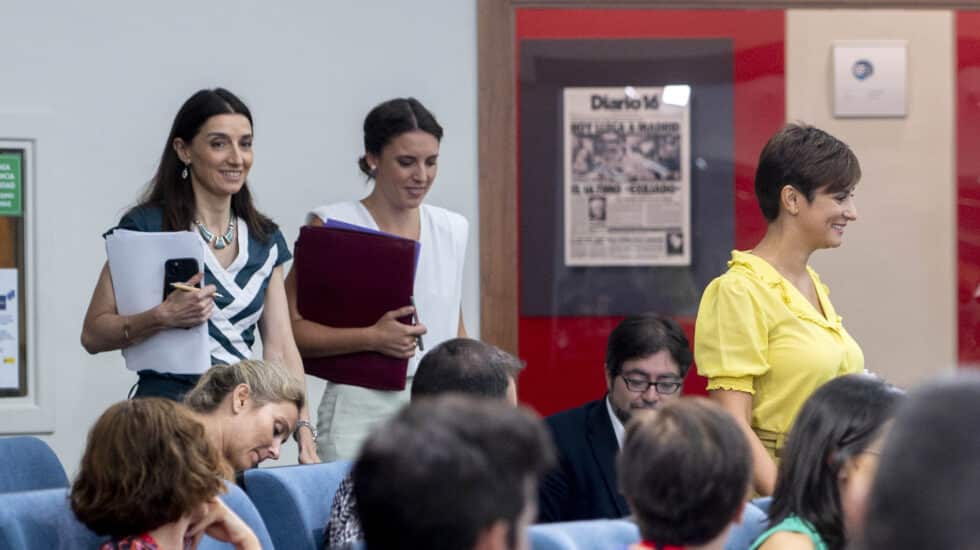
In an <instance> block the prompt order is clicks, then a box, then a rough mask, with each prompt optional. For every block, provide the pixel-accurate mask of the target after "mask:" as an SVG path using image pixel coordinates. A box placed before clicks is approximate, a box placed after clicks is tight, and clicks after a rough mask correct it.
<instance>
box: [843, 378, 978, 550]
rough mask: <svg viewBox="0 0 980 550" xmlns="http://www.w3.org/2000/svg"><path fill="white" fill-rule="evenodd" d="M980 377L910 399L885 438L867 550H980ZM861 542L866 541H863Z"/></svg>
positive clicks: (868, 515) (867, 523)
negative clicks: (978, 505) (927, 549)
mask: <svg viewBox="0 0 980 550" xmlns="http://www.w3.org/2000/svg"><path fill="white" fill-rule="evenodd" d="M978 419H980V374H977V373H976V372H963V371H961V372H960V373H958V374H956V375H955V376H949V377H944V378H943V379H942V380H939V381H937V382H933V383H931V384H929V385H927V386H925V387H923V388H920V389H917V390H913V391H912V392H911V393H909V395H908V397H907V398H906V400H905V402H904V403H902V404H901V405H899V407H898V412H897V414H896V415H895V419H894V421H893V424H892V426H891V431H890V432H889V433H888V435H887V436H885V444H884V446H883V448H882V450H881V455H880V457H879V456H871V457H870V458H872V459H877V461H878V462H877V464H876V466H877V472H876V474H875V476H874V481H873V482H872V483H871V495H870V497H869V498H868V502H867V511H866V512H865V511H864V510H860V512H861V515H862V516H863V518H862V519H863V523H864V526H863V529H862V530H861V531H862V535H861V536H860V537H863V539H864V540H863V541H860V542H863V544H858V545H856V546H855V548H859V549H862V550H923V549H926V548H929V549H933V548H935V549H937V550H938V549H941V550H974V549H976V548H980V514H978V513H977V502H978V496H977V495H980V437H978V435H977V423H978ZM860 537H859V538H860Z"/></svg>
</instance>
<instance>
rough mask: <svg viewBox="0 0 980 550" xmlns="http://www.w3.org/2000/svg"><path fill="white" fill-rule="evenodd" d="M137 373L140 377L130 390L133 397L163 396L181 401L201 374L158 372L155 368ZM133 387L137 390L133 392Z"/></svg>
mask: <svg viewBox="0 0 980 550" xmlns="http://www.w3.org/2000/svg"><path fill="white" fill-rule="evenodd" d="M136 374H138V375H139V377H140V379H139V380H138V381H137V382H136V384H135V385H133V388H132V389H130V390H129V396H130V397H131V398H133V399H137V398H140V397H163V398H166V399H170V400H172V401H180V400H182V399H183V398H184V394H185V393H187V392H189V391H191V389H192V388H193V387H194V385H195V384H197V381H198V379H199V378H201V375H199V374H171V373H169V372H157V371H155V370H141V371H139V372H137V373H136ZM133 389H135V390H136V392H135V393H133Z"/></svg>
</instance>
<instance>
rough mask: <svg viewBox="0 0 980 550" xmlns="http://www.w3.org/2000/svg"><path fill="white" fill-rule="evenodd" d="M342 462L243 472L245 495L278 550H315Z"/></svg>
mask: <svg viewBox="0 0 980 550" xmlns="http://www.w3.org/2000/svg"><path fill="white" fill-rule="evenodd" d="M350 467H351V463H350V462H349V461H346V460H341V461H336V462H328V463H325V464H309V465H301V466H282V467H278V468H257V469H252V470H248V471H246V472H245V492H246V493H248V496H249V497H250V498H251V499H252V502H253V503H254V504H255V507H256V508H257V509H258V510H259V513H260V514H261V515H262V518H263V519H264V520H265V524H266V526H267V527H268V528H269V534H270V535H272V540H273V541H275V543H276V544H277V545H278V546H279V547H280V548H289V549H291V550H293V549H295V550H319V549H320V548H322V546H323V528H324V527H325V526H326V523H327V520H328V519H330V508H331V506H332V504H333V496H334V493H336V492H337V486H339V485H340V482H341V481H342V480H343V479H344V476H346V475H347V472H348V471H349V470H350Z"/></svg>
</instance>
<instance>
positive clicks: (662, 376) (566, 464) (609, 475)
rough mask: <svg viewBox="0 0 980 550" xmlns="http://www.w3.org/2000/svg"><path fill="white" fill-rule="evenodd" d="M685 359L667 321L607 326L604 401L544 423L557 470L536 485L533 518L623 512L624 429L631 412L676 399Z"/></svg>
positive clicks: (677, 332)
mask: <svg viewBox="0 0 980 550" xmlns="http://www.w3.org/2000/svg"><path fill="white" fill-rule="evenodd" d="M691 361H692V355H691V347H690V346H689V345H688V342H687V337H686V336H684V332H683V331H681V328H680V326H678V325H677V323H675V322H674V321H672V320H670V319H668V318H665V317H659V316H635V317H628V318H626V319H624V320H623V321H622V322H621V323H620V324H619V325H617V326H616V328H615V329H613V331H612V333H611V334H610V335H609V341H608V343H607V345H606V365H605V371H606V389H607V392H606V396H605V397H604V398H603V399H599V400H597V401H592V402H589V403H586V404H585V405H582V406H581V407H578V408H575V409H571V410H567V411H564V412H561V413H558V414H556V415H553V416H550V417H548V418H547V419H546V423H547V425H548V428H549V429H550V430H551V433H552V436H553V437H554V441H555V445H556V447H557V450H558V467H557V468H555V469H554V470H552V471H551V472H549V473H548V475H546V476H545V479H544V480H543V482H542V483H541V488H540V497H539V498H540V512H539V517H538V519H539V521H543V522H551V521H573V520H587V519H600V518H619V517H623V516H626V515H628V514H629V508H628V507H627V505H626V501H625V500H624V499H623V496H622V495H621V494H620V492H619V490H618V489H617V485H616V455H617V454H619V449H620V447H622V441H623V431H624V428H623V425H624V424H625V423H626V422H627V421H628V420H629V419H630V418H631V417H633V416H634V413H635V412H637V411H645V410H650V409H653V408H655V407H657V405H659V404H660V403H661V402H669V401H671V400H674V399H677V398H678V396H679V395H680V389H681V385H682V384H683V381H684V376H685V375H686V374H687V370H688V368H690V366H691Z"/></svg>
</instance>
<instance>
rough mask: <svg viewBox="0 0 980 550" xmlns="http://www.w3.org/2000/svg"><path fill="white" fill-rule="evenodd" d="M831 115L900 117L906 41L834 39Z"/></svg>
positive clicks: (903, 112)
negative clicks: (832, 103)
mask: <svg viewBox="0 0 980 550" xmlns="http://www.w3.org/2000/svg"><path fill="white" fill-rule="evenodd" d="M833 59H834V63H833V71H834V116H836V117H904V116H905V115H906V112H907V109H908V104H907V96H906V78H907V75H906V67H907V61H908V51H907V43H906V42H905V41H904V40H860V41H858V40H853V41H852V40H845V41H836V42H834V54H833Z"/></svg>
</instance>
